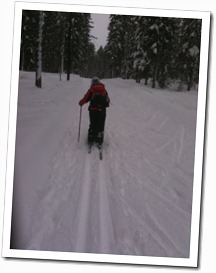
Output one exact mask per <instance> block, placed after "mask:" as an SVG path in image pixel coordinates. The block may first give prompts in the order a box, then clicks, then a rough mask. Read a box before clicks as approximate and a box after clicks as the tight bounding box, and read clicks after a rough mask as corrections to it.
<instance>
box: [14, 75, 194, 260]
mask: <svg viewBox="0 0 216 273" xmlns="http://www.w3.org/2000/svg"><path fill="white" fill-rule="evenodd" d="M27 75H28V74H27ZM48 76H49V77H50V79H53V80H52V82H51V80H50V81H48V83H49V84H48V83H47V84H48V87H47V89H46V91H47V92H48V90H49V88H50V89H51V88H53V85H54V84H55V81H54V79H55V77H56V76H54V75H48ZM48 76H47V77H48ZM26 77H27V76H26ZM52 77H53V78H52ZM56 82H57V79H56ZM89 82H90V80H89V79H82V78H79V77H78V76H74V77H73V78H72V80H71V82H70V83H68V82H62V83H61V85H60V86H59V85H58V84H56V86H55V88H54V89H55V94H57V97H55V98H53V105H54V106H53V107H54V108H55V109H54V112H55V111H56V110H57V109H59V115H58V116H55V117H53V124H52V123H50V118H47V120H46V118H45V119H44V120H43V122H44V123H46V124H47V125H48V124H50V125H49V127H47V126H45V125H44V126H43V129H44V130H40V131H39V132H38V137H37V139H36V138H34V134H32V135H31V134H30V137H29V139H30V140H29V141H30V142H29V143H27V144H26V143H22V140H21V139H19V136H20V138H21V136H22V137H23V136H25V132H26V131H28V133H31V131H30V129H29V128H28V126H30V125H28V124H25V126H24V125H22V124H24V123H22V122H24V119H25V118H27V117H28V115H29V114H30V113H31V112H30V110H28V111H27V112H26V113H25V112H24V110H22V109H23V108H21V109H20V115H18V118H19V119H18V126H20V127H19V130H18V135H17V155H16V158H17V160H16V162H17V163H16V168H15V169H16V172H15V183H17V184H16V186H15V190H16V189H17V188H19V191H18V193H16V191H15V195H14V200H15V201H16V203H19V202H20V205H19V207H18V208H14V212H17V213H18V212H19V214H20V215H22V214H25V212H26V213H27V214H28V216H29V217H28V218H26V219H25V221H24V223H23V228H21V227H20V230H24V231H25V236H24V234H23V235H22V232H20V233H21V235H20V239H19V240H15V241H16V243H14V245H15V246H16V248H24V249H36V250H50V251H69V252H85V253H108V254H121V255H124V254H125V255H141V256H162V257H189V252H190V225H191V208H192V192H193V164H194V149H195V148H194V147H195V146H194V144H195V129H196V101H197V93H196V92H191V93H190V92H189V93H186V92H185V93H184V92H182V93H178V92H171V91H167V90H152V89H150V88H148V87H145V86H143V85H137V84H135V83H134V82H133V81H124V80H121V79H113V80H104V83H105V85H106V87H107V89H108V92H109V95H110V98H111V102H112V103H111V105H110V107H109V108H108V109H107V119H106V127H105V140H104V148H103V160H100V159H99V153H98V149H97V148H96V147H93V149H92V152H91V153H90V154H89V153H88V149H87V146H86V136H87V130H88V110H87V105H85V106H84V107H83V115H82V116H83V118H82V126H81V139H80V142H79V143H78V142H77V130H78V120H79V106H78V101H79V100H80V99H81V97H82V96H83V95H84V93H85V91H86V90H87V88H88V86H89ZM20 86H21V88H24V87H25V82H24V79H23V83H22V82H21V85H20ZM61 90H62V91H61ZM34 92H35V90H34ZM58 92H59V93H58ZM32 94H34V93H32ZM34 96H35V94H34ZM20 97H21V98H20V101H22V99H23V103H24V100H25V99H24V98H22V96H21V95H20ZM31 99H32V98H31ZM49 99H50V97H49ZM32 101H35V99H34V98H33V99H32ZM32 101H28V102H27V99H26V101H25V103H26V104H27V103H30V102H31V103H32ZM32 105H33V104H32ZM62 106H63V107H62ZM30 109H32V108H30ZM48 109H49V108H48ZM48 109H46V111H47V110H48ZM22 111H23V112H22ZM24 114H25V115H24ZM40 114H41V113H40ZM36 115H39V114H38V113H35V116H36ZM56 120H58V122H59V123H57V122H56ZM60 123H61V125H60ZM62 123H63V124H62ZM35 126H36V129H37V130H38V129H39V128H40V124H36V125H35ZM36 129H35V130H36ZM23 132H24V133H23ZM56 132H57V133H56ZM56 134H57V135H58V137H57V136H56ZM52 139H55V141H54V140H52ZM36 140H37V141H38V143H36ZM49 140H50V141H51V144H50V142H49ZM23 141H24V140H23ZM39 142H40V143H41V142H44V144H43V145H44V146H46V144H47V145H49V146H50V147H49V151H50V152H49V153H48V155H47V150H46V149H45V151H46V153H45V151H44V154H43V152H42V151H41V150H40V149H42V148H43V145H42V148H41V144H40V145H39ZM32 143H34V146H33V147H32ZM19 145H20V146H19ZM24 147H25V148H24ZM26 147H27V148H29V149H30V151H28V152H22V149H23V150H24V151H27V148H26ZM35 149H38V152H37V154H36V155H35V158H34V157H32V158H31V153H32V154H33V153H34V152H35ZM41 155H43V156H41ZM40 158H43V160H42V162H43V165H44V168H43V166H41V165H40V164H39V165H40V166H39V167H38V169H37V168H35V167H34V166H35V164H36V163H35V162H37V160H40ZM35 160H36V161H35ZM27 161H28V166H29V168H30V170H31V172H29V169H27V171H26V173H24V172H21V170H22V168H23V167H22V164H23V165H24V164H25V162H27ZM37 164H38V163H37ZM38 170H39V171H41V175H39V176H40V181H38V180H39V179H38V178H36V175H37V174H38ZM19 172H21V174H19ZM18 174H19V175H18ZM18 177H19V180H18ZM20 179H21V180H22V183H21V182H20V184H19V183H18V182H19V181H20ZM16 181H18V182H16ZM30 181H31V182H30ZM20 187H23V188H24V187H27V189H26V190H25V192H28V193H29V195H30V196H31V197H32V201H31V200H29V199H28V200H27V201H28V205H26V204H24V203H23V202H22V201H20V200H22V198H24V197H23V196H22V193H21V190H20ZM14 217H15V216H14ZM13 221H14V222H16V221H17V219H16V217H15V218H13ZM14 225H15V224H14ZM14 237H18V236H14ZM22 238H23V239H22Z"/></svg>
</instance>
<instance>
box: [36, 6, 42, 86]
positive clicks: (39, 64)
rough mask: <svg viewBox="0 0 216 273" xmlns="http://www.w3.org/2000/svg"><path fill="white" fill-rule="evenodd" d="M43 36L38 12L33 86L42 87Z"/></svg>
mask: <svg viewBox="0 0 216 273" xmlns="http://www.w3.org/2000/svg"><path fill="white" fill-rule="evenodd" d="M42 36H43V12H42V11H40V18H39V37H38V56H37V70H36V80H35V85H36V86H37V87H39V88H41V87H42V38H43V37H42Z"/></svg>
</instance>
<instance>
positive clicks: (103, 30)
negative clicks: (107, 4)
mask: <svg viewBox="0 0 216 273" xmlns="http://www.w3.org/2000/svg"><path fill="white" fill-rule="evenodd" d="M91 17H92V21H93V22H94V24H93V27H94V28H93V29H92V31H91V34H92V35H93V36H95V37H97V40H96V39H94V40H93V42H94V44H95V47H96V50H98V49H99V47H100V46H105V45H106V42H107V41H106V40H107V36H108V29H107V27H108V24H109V14H96V13H92V14H91Z"/></svg>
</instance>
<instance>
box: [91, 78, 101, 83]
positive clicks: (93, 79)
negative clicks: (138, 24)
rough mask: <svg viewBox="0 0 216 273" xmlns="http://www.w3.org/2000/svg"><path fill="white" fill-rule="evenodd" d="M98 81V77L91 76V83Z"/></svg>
mask: <svg viewBox="0 0 216 273" xmlns="http://www.w3.org/2000/svg"><path fill="white" fill-rule="evenodd" d="M99 82H100V79H99V78H98V77H93V78H92V80H91V83H92V84H93V83H99Z"/></svg>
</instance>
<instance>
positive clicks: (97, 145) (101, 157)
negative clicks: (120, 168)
mask: <svg viewBox="0 0 216 273" xmlns="http://www.w3.org/2000/svg"><path fill="white" fill-rule="evenodd" d="M92 146H94V144H88V153H89V154H90V153H91V151H92ZM96 147H97V148H98V151H99V158H100V160H102V159H103V152H102V145H99V144H96Z"/></svg>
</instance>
